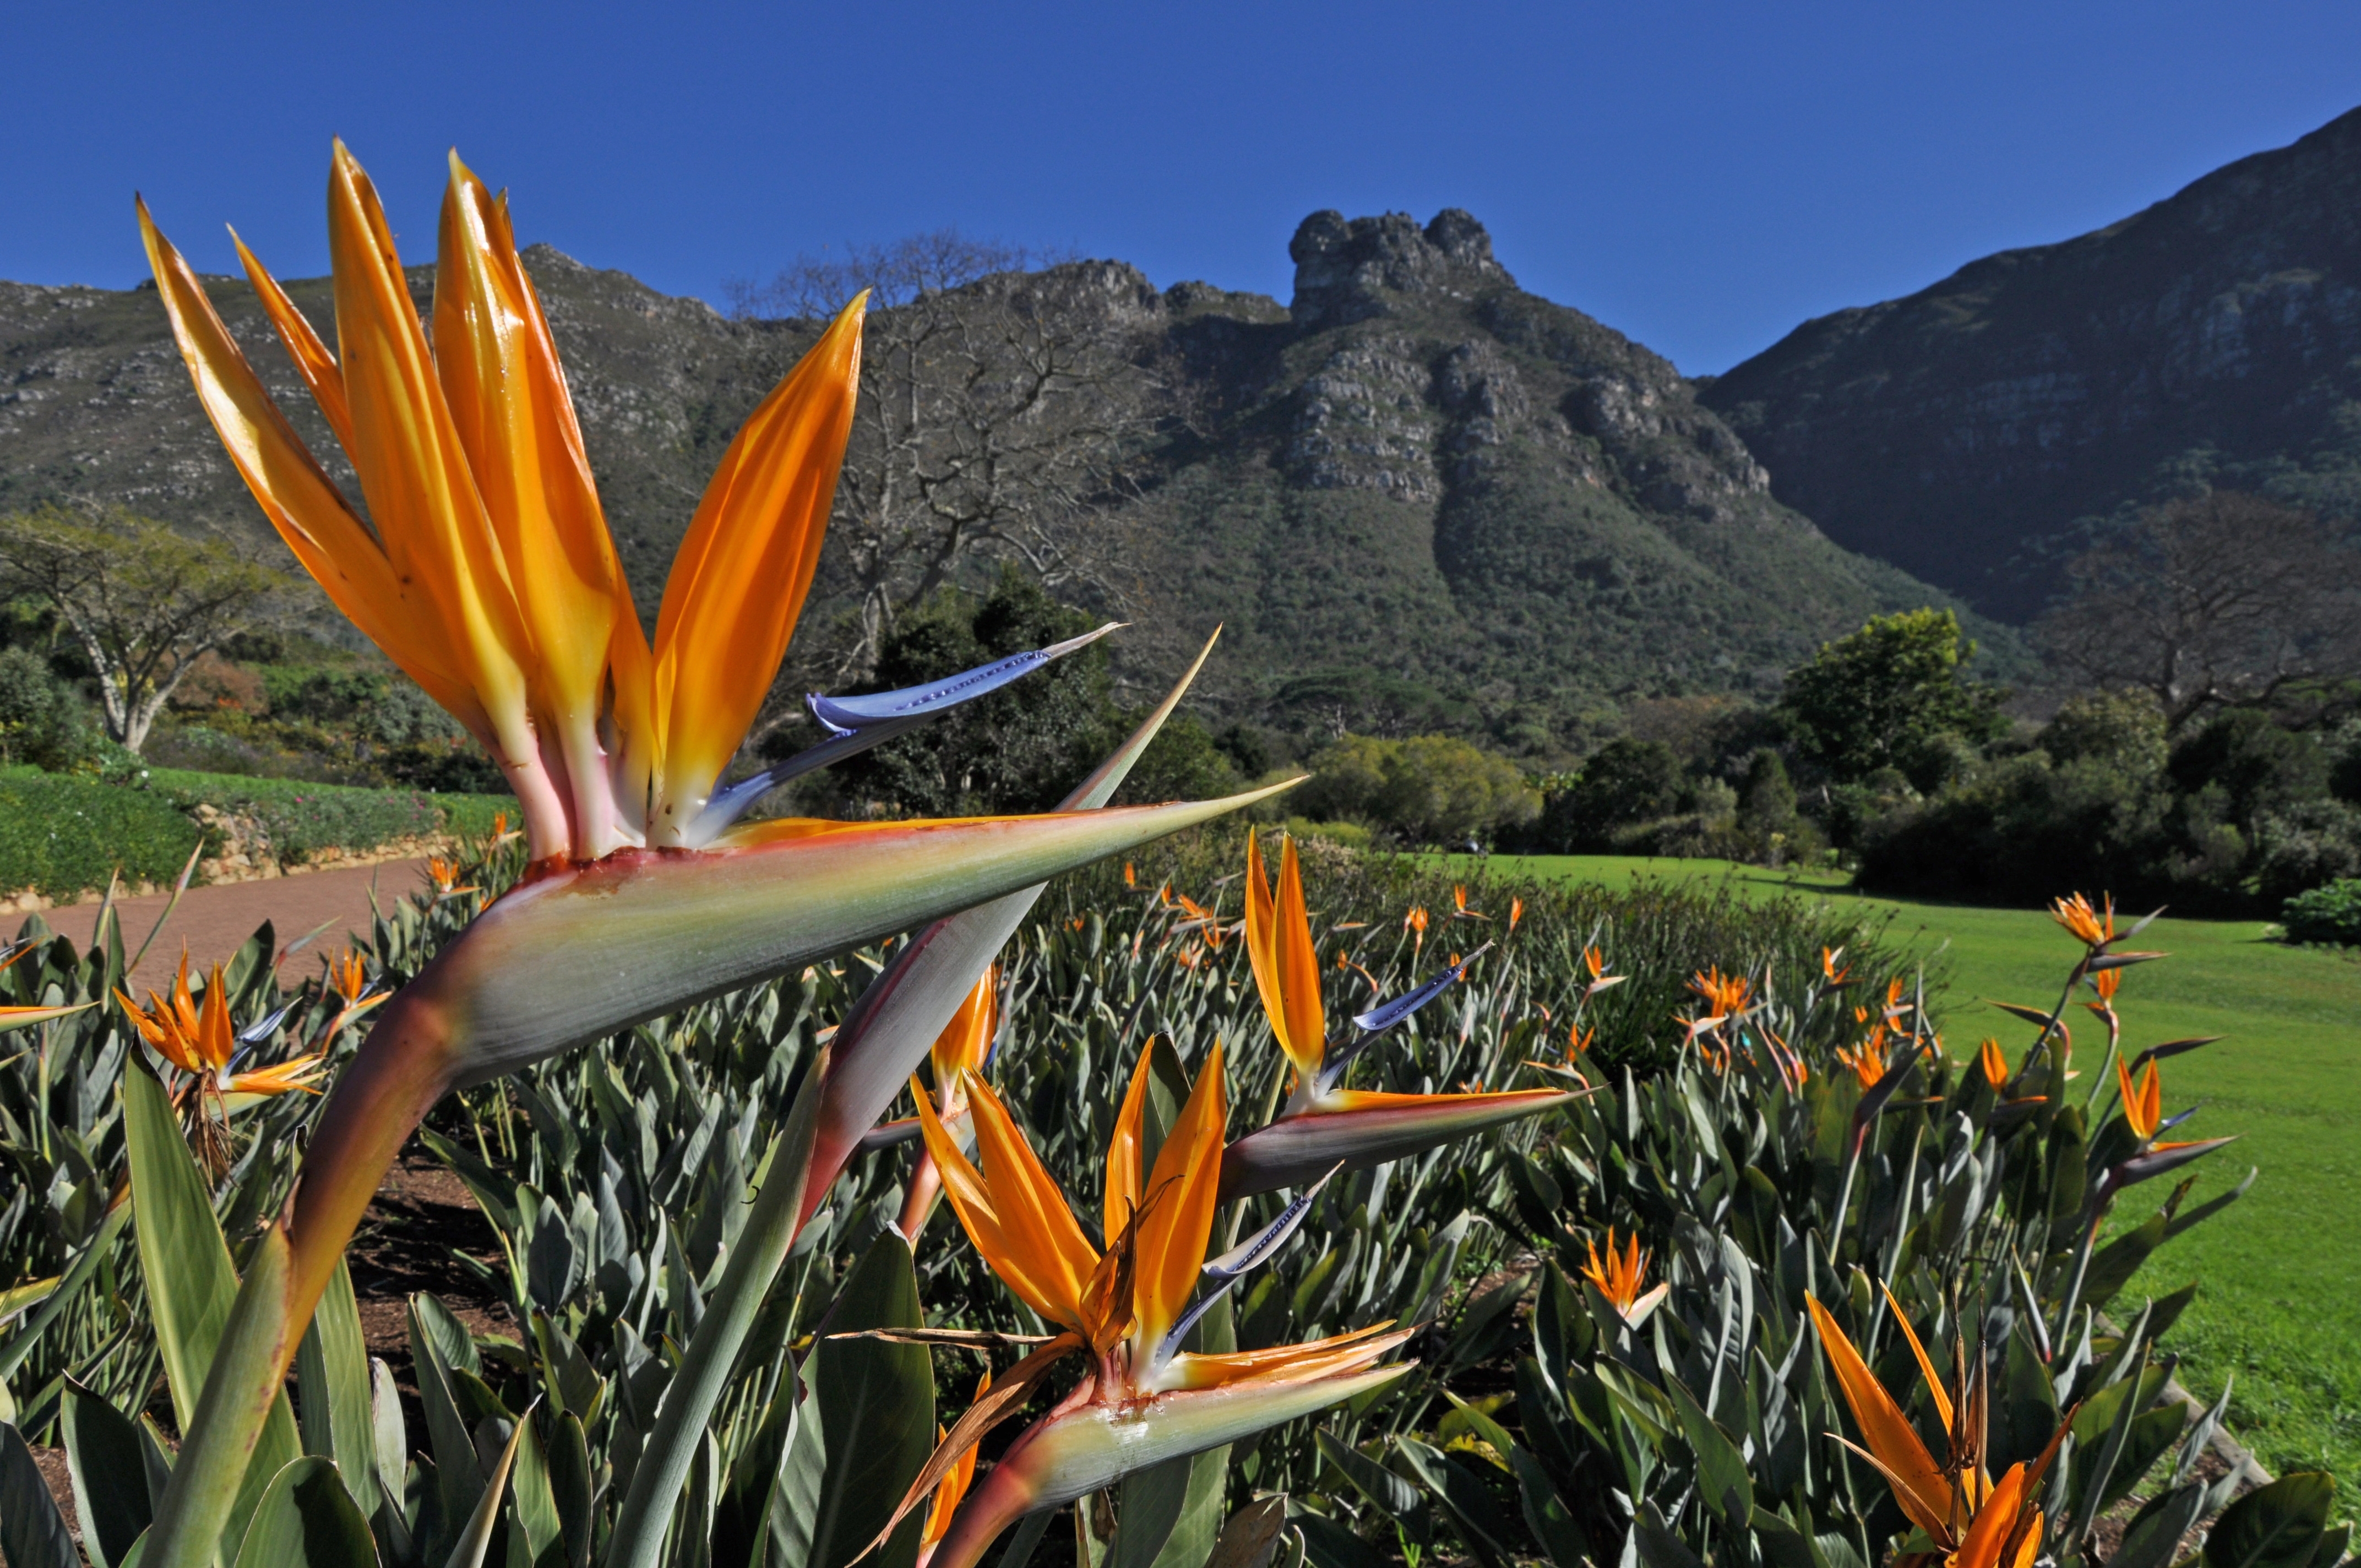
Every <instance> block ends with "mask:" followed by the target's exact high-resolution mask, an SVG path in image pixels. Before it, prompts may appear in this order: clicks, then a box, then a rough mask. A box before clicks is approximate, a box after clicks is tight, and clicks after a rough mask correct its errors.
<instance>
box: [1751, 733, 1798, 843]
mask: <svg viewBox="0 0 2361 1568" xmlns="http://www.w3.org/2000/svg"><path fill="white" fill-rule="evenodd" d="M1795 823H1796V817H1795V783H1794V781H1792V780H1790V779H1789V778H1788V777H1787V764H1786V763H1784V762H1781V761H1780V760H1779V753H1778V752H1776V751H1773V750H1772V749H1771V748H1770V747H1768V746H1758V747H1756V748H1755V750H1754V752H1753V754H1752V756H1750V757H1748V758H1747V759H1746V778H1745V782H1743V783H1742V784H1740V785H1739V786H1738V827H1739V829H1740V831H1741V832H1743V833H1745V834H1746V835H1747V836H1748V837H1749V838H1750V839H1753V840H1754V842H1755V843H1756V845H1757V846H1761V847H1767V846H1768V845H1769V844H1771V843H1772V842H1773V839H1788V838H1791V837H1793V836H1794V834H1795Z"/></svg>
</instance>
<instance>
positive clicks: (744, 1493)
mask: <svg viewBox="0 0 2361 1568" xmlns="http://www.w3.org/2000/svg"><path fill="white" fill-rule="evenodd" d="M794 1426H795V1386H794V1384H793V1382H792V1381H791V1380H788V1379H784V1378H783V1379H782V1380H781V1382H780V1386H779V1392H778V1395H777V1397H776V1398H774V1399H773V1400H772V1401H771V1405H770V1408H769V1409H766V1410H764V1411H763V1419H762V1420H760V1421H758V1422H756V1423H755V1426H754V1435H753V1436H752V1438H751V1439H749V1440H748V1441H747V1443H746V1446H745V1447H744V1448H742V1449H741V1450H740V1451H739V1453H738V1457H737V1458H736V1459H735V1460H734V1461H732V1462H731V1464H730V1474H729V1475H728V1476H727V1477H725V1478H724V1480H723V1483H722V1486H721V1493H720V1496H719V1497H718V1498H717V1499H716V1500H715V1504H714V1510H713V1561H714V1563H715V1565H716V1568H746V1564H748V1563H752V1562H753V1561H754V1556H755V1552H756V1548H757V1544H758V1542H760V1541H761V1540H762V1538H763V1518H764V1513H765V1510H766V1509H767V1508H769V1506H770V1500H771V1493H772V1490H773V1489H774V1487H775V1486H777V1485H778V1479H779V1464H780V1462H781V1461H782V1460H783V1459H784V1458H785V1454H786V1443H787V1438H788V1437H789V1435H790V1434H791V1433H792V1431H793V1430H794Z"/></svg>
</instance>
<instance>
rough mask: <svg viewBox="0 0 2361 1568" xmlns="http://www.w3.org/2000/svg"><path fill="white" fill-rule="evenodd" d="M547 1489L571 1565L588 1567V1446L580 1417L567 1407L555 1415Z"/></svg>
mask: <svg viewBox="0 0 2361 1568" xmlns="http://www.w3.org/2000/svg"><path fill="white" fill-rule="evenodd" d="M549 1490H550V1496H551V1497H553V1498H555V1501H556V1503H557V1523H558V1529H559V1530H560V1531H561V1533H562V1534H563V1536H564V1538H565V1541H566V1563H568V1564H569V1565H570V1568H588V1565H589V1562H590V1526H591V1502H592V1496H591V1472H590V1449H589V1445H588V1442H586V1441H585V1439H584V1437H583V1432H582V1422H581V1420H580V1419H579V1418H578V1417H577V1416H576V1415H574V1413H573V1412H571V1411H568V1412H567V1413H566V1414H565V1415H562V1416H560V1417H558V1419H557V1433H556V1435H555V1437H554V1438H553V1439H551V1441H550V1444H549Z"/></svg>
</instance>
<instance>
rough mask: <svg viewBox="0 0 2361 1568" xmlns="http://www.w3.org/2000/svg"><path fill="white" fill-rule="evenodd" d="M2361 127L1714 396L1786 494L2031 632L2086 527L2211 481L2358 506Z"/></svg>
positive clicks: (1853, 542) (2015, 257) (2345, 125)
mask: <svg viewBox="0 0 2361 1568" xmlns="http://www.w3.org/2000/svg"><path fill="white" fill-rule="evenodd" d="M2356 214H2361V109H2356V110H2355V111H2353V112H2352V113H2350V114H2347V115H2343V116H2341V117H2340V118H2338V119H2336V120H2334V121H2333V122H2331V123H2330V124H2329V125H2327V126H2323V127H2322V128H2321V129H2319V130H2317V131H2314V132H2312V134H2311V135H2310V136H2307V137H2303V138H2302V139H2301V141H2298V142H2296V143H2295V144H2294V145H2293V146H2291V147H2286V148H2279V149H2277V150H2275V151H2271V152H2265V153H2258V154H2257V155H2256V156H2254V157H2252V158H2246V159H2240V160H2238V161H2237V162H2235V163H2233V164H2230V165H2228V166H2226V167H2225V168H2223V169H2219V170H2214V171H2213V173H2211V174H2209V175H2207V176H2205V177H2204V178H2203V179H2202V180H2200V181H2196V182H2195V183H2194V184H2191V186H2189V187H2188V188H2187V189H2186V190H2183V191H2181V192H2179V193H2178V194H2176V195H2174V196H2171V197H2169V198H2168V199H2167V200H2165V201H2162V202H2158V203H2156V204H2155V205H2154V206H2152V207H2149V208H2147V210H2146V211H2144V212H2140V213H2137V214H2133V215H2132V216H2130V217H2127V218H2125V219H2124V220H2123V221H2122V222H2120V223H2116V224H2112V225H2108V226H2107V227H2105V228H2103V229H2099V230H2097V231H2095V232H2093V233H2091V234H2086V235H2083V236H2080V237H2079V238H2075V239H2070V240H2068V241H2066V242H2065V243H2063V244H2061V245H2050V246H2037V247H2029V248H2026V249H2024V250H2011V251H2004V252H2002V253H2000V254H1999V255H1996V256H1988V257H1985V258H1983V259H1982V260H1980V261H1973V262H1971V263H1969V264H1968V265H1967V266H1965V267H1962V268H1960V270H1959V271H1957V272H1955V273H1953V274H1952V275H1951V276H1950V277H1949V278H1946V279H1944V280H1942V281H1941V282H1939V283H1938V284H1936V285H1934V286H1933V287H1932V288H1929V289H1926V290H1922V291H1920V292H1918V293H1916V294H1913V295H1911V296H1909V297H1908V298H1907V299H1902V300H1890V301H1887V302H1884V303H1883V304H1877V305H1870V306H1866V307H1861V308H1856V309H1852V310H1844V311H1839V312H1837V313H1834V314H1833V315H1827V316H1822V317H1820V318H1819V319H1818V320H1817V321H1810V322H1806V323H1804V324H1803V325H1801V326H1799V327H1797V328H1796V329H1795V331H1794V332H1792V333H1790V334H1787V336H1786V337H1784V338H1783V339H1782V340H1781V341H1780V342H1778V343H1777V344H1775V345H1773V346H1772V347H1770V348H1768V349H1766V350H1764V351H1763V353H1761V354H1759V355H1756V356H1754V357H1753V358H1752V359H1749V360H1747V361H1746V362H1745V363H1744V364H1742V365H1740V366H1739V367H1737V368H1735V369H1733V370H1731V371H1730V373H1729V374H1728V375H1726V376H1723V377H1721V378H1719V379H1718V380H1716V381H1714V382H1713V383H1712V384H1711V385H1710V386H1708V387H1707V388H1706V389H1705V390H1704V391H1703V393H1702V394H1701V400H1702V401H1703V402H1704V403H1705V404H1706V405H1707V406H1708V407H1710V408H1712V409H1715V410H1717V411H1719V412H1720V413H1721V414H1722V415H1723V416H1725V417H1726V418H1728V419H1729V420H1730V422H1731V424H1732V425H1734V426H1735V427H1736V429H1737V430H1738V432H1739V433H1740V434H1741V435H1742V436H1743V437H1744V438H1745V440H1746V443H1747V444H1748V445H1749V446H1750V447H1751V448H1752V451H1753V453H1754V455H1756V456H1757V457H1758V458H1760V459H1761V460H1762V461H1763V463H1764V464H1765V465H1767V466H1769V468H1770V471H1771V483H1772V488H1773V491H1774V493H1775V494H1777V496H1778V497H1779V499H1782V500H1784V501H1785V502H1786V503H1788V504H1789V505H1790V506H1795V507H1799V508H1801V509H1802V510H1805V511H1806V512H1809V513H1810V514H1811V515H1812V517H1813V518H1815V519H1816V520H1817V521H1819V523H1820V524H1821V526H1823V527H1825V528H1826V529H1827V530H1828V532H1829V534H1830V535H1831V536H1832V537H1834V538H1835V539H1837V540H1838V541H1839V542H1841V543H1844V544H1846V545H1848V546H1849V547H1850V548H1852V549H1855V550H1867V551H1873V552H1875V553H1876V554H1879V555H1881V556H1883V557H1884V558H1885V559H1887V560H1890V561H1893V562H1894V563H1895V564H1897V565H1901V566H1903V567H1905V569H1907V570H1909V571H1912V572H1916V573H1917V574H1919V575H1920V576H1924V577H1926V578H1927V580H1929V581H1931V582H1936V583H1940V584H1942V585H1943V586H1944V587H1948V588H1949V589H1951V590H1952V591H1953V592H1955V593H1959V594H1961V595H1964V596H1965V597H1966V598H1969V599H1970V600H1971V601H1972V602H1973V603H1975V604H1976V606H1977V607H1978V608H1979V609H1983V610H1985V611H1986V612H1987V613H1990V614H1993V615H1998V616H2002V617H2004V618H2019V617H2022V616H2025V615H2027V614H2029V613H2031V612H2032V611H2034V610H2036V609H2039V608H2040V606H2041V603H2042V601H2043V600H2044V598H2046V597H2047V596H2048V592H2049V591H2050V589H2051V587H2053V586H2054V585H2053V584H2052V583H2051V582H2050V580H2049V577H2048V568H2047V567H2045V565H2044V559H2045V548H2044V547H2045V546H2054V545H2055V544H2056V543H2059V535H2060V534H2061V533H2063V532H2065V531H2066V530H2067V529H2068V527H2069V525H2070V524H2071V523H2072V522H2074V521H2075V520H2077V519H2078V518H2081V517H2085V516H2092V515H2096V514H2103V513H2107V512H2111V511H2113V510H2115V508H2116V507H2117V506H2118V505H2119V504H2121V503H2124V502H2126V501H2145V500H2147V499H2154V498H2155V497H2156V496H2157V495H2158V494H2159V493H2162V492H2164V491H2166V490H2169V488H2173V487H2175V486H2176V485H2180V484H2185V483H2187V482H2189V481H2191V480H2199V479H2202V480H2207V481H2210V482H2213V483H2217V484H2221V485H2224V486H2225V487H2229V488H2240V489H2268V490H2270V491H2273V492H2275V493H2278V494H2280V495H2282V496H2284V497H2286V498H2287V499H2292V500H2296V501H2300V502H2302V503H2304V504H2307V505H2312V506H2318V507H2321V508H2323V510H2330V511H2333V512H2335V513H2337V514H2338V515H2343V516H2351V515H2353V514H2354V513H2355V511H2356V502H2361V484H2356V475H2361V215H2356Z"/></svg>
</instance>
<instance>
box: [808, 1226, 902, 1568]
mask: <svg viewBox="0 0 2361 1568" xmlns="http://www.w3.org/2000/svg"><path fill="white" fill-rule="evenodd" d="M925 1321H926V1319H925V1317H924V1316H923V1315H922V1313H921V1312H920V1310H919V1307H918V1278H917V1272H916V1270H915V1268H914V1267H913V1266H912V1263H911V1259H910V1249H909V1246H908V1245H907V1244H906V1243H905V1242H904V1241H903V1240H902V1238H901V1236H900V1234H897V1233H895V1232H893V1231H888V1232H886V1233H885V1234H884V1235H882V1236H880V1237H878V1238H877V1240H876V1241H875V1242H874V1243H873V1244H872V1245H871V1246H870V1248H869V1251H868V1253H867V1254H866V1255H863V1256H862V1260H861V1262H860V1263H859V1264H858V1265H856V1266H854V1268H853V1270H852V1273H851V1276H850V1277H848V1278H847V1279H846V1280H845V1282H844V1288H843V1289H842V1290H841V1291H840V1292H839V1293H838V1296H837V1302H836V1309H835V1311H834V1312H833V1314H832V1322H831V1328H832V1330H833V1332H838V1333H842V1332H849V1331H852V1330H857V1329H884V1328H917V1327H919V1326H921V1325H922V1324H923V1323H924V1322H925ZM811 1361H812V1373H811V1397H812V1403H813V1405H814V1406H815V1407H817V1413H818V1417H819V1424H820V1427H821V1431H822V1433H823V1439H824V1442H825V1444H826V1447H827V1450H828V1473H827V1475H826V1477H825V1478H824V1479H823V1480H822V1482H821V1485H820V1493H819V1498H818V1504H819V1508H818V1514H817V1515H816V1516H815V1518H814V1520H813V1526H812V1547H811V1554H810V1556H809V1558H808V1559H807V1562H806V1563H804V1565H803V1568H846V1565H847V1564H849V1563H851V1562H852V1561H853V1560H854V1559H855V1558H856V1557H859V1556H860V1555H861V1553H862V1552H863V1551H864V1550H865V1549H866V1548H867V1547H868V1545H869V1543H870V1542H871V1541H873V1540H875V1539H876V1537H877V1532H878V1531H879V1530H882V1529H884V1525H885V1521H886V1520H887V1519H890V1518H891V1517H892V1516H893V1512H894V1508H895V1504H897V1503H898V1502H900V1501H901V1498H902V1494H903V1493H904V1492H906V1491H907V1490H908V1489H909V1486H910V1483H911V1482H912V1481H914V1480H916V1479H917V1475H918V1471H919V1469H920V1468H921V1467H922V1466H923V1465H925V1464H926V1462H927V1455H928V1453H931V1452H933V1449H934V1436H935V1380H934V1370H933V1367H932V1365H931V1364H930V1363H929V1360H928V1355H927V1353H926V1351H925V1349H924V1348H922V1347H921V1346H918V1345H908V1344H888V1343H884V1342H883V1341H879V1340H840V1339H824V1340H822V1341H821V1342H820V1343H819V1344H818V1347H816V1348H815V1349H814V1351H813V1352H812V1357H811ZM923 1522H924V1521H923V1520H922V1519H920V1517H919V1516H918V1515H917V1513H916V1512H913V1513H912V1514H911V1515H910V1517H909V1518H908V1519H905V1520H904V1521H903V1523H902V1528H901V1529H900V1530H897V1531H896V1532H895V1537H894V1539H893V1540H892V1541H889V1542H888V1543H887V1544H886V1545H885V1546H884V1548H882V1549H880V1551H879V1552H877V1554H876V1563H875V1568H909V1565H910V1564H911V1563H914V1562H915V1561H916V1560H917V1545H918V1530H919V1527H920V1526H921V1525H922V1524H923ZM783 1568H784V1565H783Z"/></svg>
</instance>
